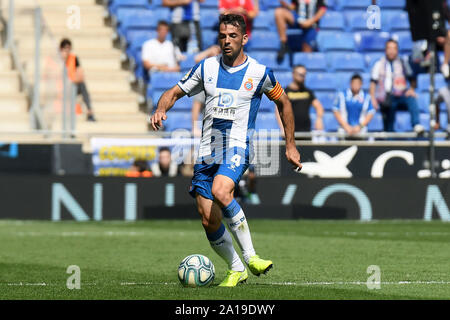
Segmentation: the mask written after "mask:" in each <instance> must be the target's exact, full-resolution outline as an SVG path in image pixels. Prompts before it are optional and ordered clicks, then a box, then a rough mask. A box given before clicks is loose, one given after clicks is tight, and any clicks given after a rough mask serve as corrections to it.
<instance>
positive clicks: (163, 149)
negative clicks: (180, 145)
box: [159, 147, 170, 153]
mask: <svg viewBox="0 0 450 320" xmlns="http://www.w3.org/2000/svg"><path fill="white" fill-rule="evenodd" d="M163 151H169V152H170V149H169V148H168V147H161V148H159V152H160V153H161V152H163Z"/></svg>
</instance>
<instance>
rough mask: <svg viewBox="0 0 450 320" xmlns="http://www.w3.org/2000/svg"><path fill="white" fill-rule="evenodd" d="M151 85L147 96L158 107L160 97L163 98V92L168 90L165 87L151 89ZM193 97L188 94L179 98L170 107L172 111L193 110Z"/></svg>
mask: <svg viewBox="0 0 450 320" xmlns="http://www.w3.org/2000/svg"><path fill="white" fill-rule="evenodd" d="M150 87H151V86H148V89H147V98H151V99H152V101H153V105H154V107H155V108H156V104H157V103H158V101H159V99H160V98H161V96H162V94H163V93H164V92H165V91H166V90H165V89H156V90H155V89H151V88H150ZM192 102H193V100H192V98H189V97H188V96H187V95H186V96H184V97H183V98H181V99H179V100H178V101H177V102H175V104H174V105H173V107H172V108H171V109H170V112H171V113H172V112H173V111H176V112H178V111H190V110H192Z"/></svg>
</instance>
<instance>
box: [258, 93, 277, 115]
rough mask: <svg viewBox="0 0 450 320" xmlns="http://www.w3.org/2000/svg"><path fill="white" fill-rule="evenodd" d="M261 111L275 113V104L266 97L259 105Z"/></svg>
mask: <svg viewBox="0 0 450 320" xmlns="http://www.w3.org/2000/svg"><path fill="white" fill-rule="evenodd" d="M259 111H261V112H272V114H273V112H275V103H274V102H273V101H270V100H269V99H268V98H267V97H266V96H265V95H263V97H262V99H261V104H260V105H259Z"/></svg>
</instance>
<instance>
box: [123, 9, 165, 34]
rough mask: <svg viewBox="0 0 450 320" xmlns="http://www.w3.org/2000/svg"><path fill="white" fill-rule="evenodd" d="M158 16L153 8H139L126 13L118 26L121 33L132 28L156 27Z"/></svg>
mask: <svg viewBox="0 0 450 320" xmlns="http://www.w3.org/2000/svg"><path fill="white" fill-rule="evenodd" d="M156 22H157V18H156V16H155V14H154V13H153V12H152V11H151V10H139V11H136V12H135V13H134V14H130V15H126V16H125V17H124V18H123V20H122V21H121V22H120V25H119V27H118V28H117V30H118V32H119V34H120V35H124V34H126V33H127V32H128V31H130V30H150V29H155V28H156Z"/></svg>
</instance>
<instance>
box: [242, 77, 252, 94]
mask: <svg viewBox="0 0 450 320" xmlns="http://www.w3.org/2000/svg"><path fill="white" fill-rule="evenodd" d="M244 88H245V90H247V91H251V90H252V89H253V79H251V78H248V80H247V82H246V83H244Z"/></svg>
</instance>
